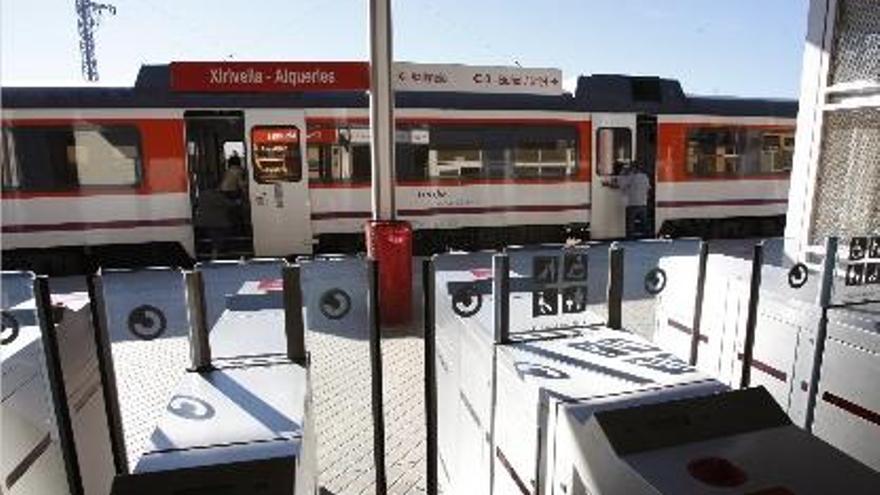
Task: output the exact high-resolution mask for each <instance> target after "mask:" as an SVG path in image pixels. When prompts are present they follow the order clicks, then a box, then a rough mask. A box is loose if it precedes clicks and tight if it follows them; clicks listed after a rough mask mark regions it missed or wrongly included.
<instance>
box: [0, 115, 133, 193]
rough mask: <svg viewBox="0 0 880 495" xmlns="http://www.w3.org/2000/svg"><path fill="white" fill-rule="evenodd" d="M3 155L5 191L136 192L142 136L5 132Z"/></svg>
mask: <svg viewBox="0 0 880 495" xmlns="http://www.w3.org/2000/svg"><path fill="white" fill-rule="evenodd" d="M3 149H4V152H3V156H2V161H3V164H2V169H3V187H4V188H5V189H21V190H24V191H63V190H72V189H76V188H78V187H90V186H134V185H137V184H138V182H139V179H140V169H141V153H140V134H139V132H138V130H137V128H136V127H133V126H101V127H97V126H72V127H11V128H4V129H3Z"/></svg>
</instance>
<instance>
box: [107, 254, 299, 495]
mask: <svg viewBox="0 0 880 495" xmlns="http://www.w3.org/2000/svg"><path fill="white" fill-rule="evenodd" d="M277 268H278V269H279V270H278V274H279V275H281V277H280V280H281V281H282V282H281V284H280V287H275V288H274V289H275V290H272V291H269V292H267V293H266V294H263V295H262V296H263V297H262V299H263V301H260V298H259V297H257V298H255V297H254V294H252V293H250V294H249V293H248V290H247V289H248V288H247V287H244V288H243V292H244V294H241V295H242V296H243V297H245V298H248V299H251V300H252V301H251V302H252V303H257V305H258V306H259V307H260V308H262V309H274V310H276V311H269V312H268V313H269V314H270V316H266V315H265V314H263V315H262V317H257V318H254V316H253V315H252V314H249V313H248V311H250V310H252V308H251V309H249V308H248V307H243V306H242V305H240V304H238V305H236V303H235V298H236V296H237V295H239V294H236V295H233V296H231V301H232V302H231V304H229V309H227V310H226V311H223V312H222V313H221V314H220V315H219V317H218V319H217V320H216V322H215V324H214V325H213V327H212V328H210V332H209V325H208V306H207V303H206V300H205V284H204V274H203V272H204V271H205V270H206V269H207V268H206V267H204V266H203V267H197V268H196V270H194V271H191V272H186V273H185V274H184V281H185V286H186V306H187V317H188V321H189V327H190V334H189V343H190V368H189V369H188V372H187V373H185V374H184V376H183V377H182V378H181V380H180V381H179V383H178V385H177V388H176V390H175V393H174V395H173V396H172V397H171V399H170V400H169V402H168V405H167V407H166V411H165V413H164V415H163V416H162V417H161V419H160V420H159V422H158V424H157V426H156V428H155V430H154V431H153V434H152V435H151V437H150V440H149V443H148V445H147V448H146V450H145V452H144V453H143V454H142V455H141V457H140V459H139V460H138V462H137V464H136V465H135V467H134V469H133V470H132V471H131V472H130V473H129V472H123V473H119V474H118V475H117V476H116V478H115V480H114V483H113V491H112V493H114V494H117V493H118V494H141V493H142V494H154V493H217V492H220V493H223V492H229V493H267V494H268V493H272V494H275V493H277V494H291V493H315V490H316V486H315V475H316V465H315V463H316V457H315V449H316V445H315V439H314V435H315V431H314V418H313V413H312V406H311V393H312V392H311V383H310V377H309V365H308V355H307V353H306V350H305V340H304V328H303V325H302V305H301V301H302V296H301V292H300V287H299V280H298V275H299V267H298V266H296V265H288V266H283V267H282V266H281V265H280V263H278V264H277ZM282 309H283V310H284V311H283V313H282V312H281V310H282ZM264 313H266V312H264ZM272 315H274V316H275V318H273V317H272ZM280 329H283V332H279V331H278V330H280ZM276 334H281V335H282V338H285V340H286V341H285V342H281V343H279V342H277V340H278V339H277V338H274V336H275V335H276ZM267 341H268V342H267ZM260 342H262V343H263V344H264V345H265V348H267V349H275V350H276V352H262V353H253V352H250V350H251V349H250V348H251V347H253V346H254V345H259V343H260ZM279 344H280V345H279ZM236 349H238V351H237V352H236Z"/></svg>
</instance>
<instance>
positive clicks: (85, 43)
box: [76, 0, 116, 81]
mask: <svg viewBox="0 0 880 495" xmlns="http://www.w3.org/2000/svg"><path fill="white" fill-rule="evenodd" d="M104 12H107V13H109V14H110V15H116V7H114V6H113V5H109V4H105V3H96V2H93V1H92V0H76V25H77V28H78V30H79V51H80V54H81V55H82V75H83V77H84V78H85V79H86V81H97V80H98V59H97V58H96V56H95V29H96V28H97V27H98V26H99V25H100V23H101V16H102V15H103V14H104Z"/></svg>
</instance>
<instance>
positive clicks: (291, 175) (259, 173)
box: [251, 126, 302, 184]
mask: <svg viewBox="0 0 880 495" xmlns="http://www.w3.org/2000/svg"><path fill="white" fill-rule="evenodd" d="M299 134H300V133H299V128H297V127H296V126H260V127H254V128H253V129H252V130H251V148H252V151H251V156H253V160H254V179H255V180H256V181H257V182H259V183H262V184H272V183H275V182H298V181H299V180H300V179H302V157H301V155H300V149H299V143H300V136H299Z"/></svg>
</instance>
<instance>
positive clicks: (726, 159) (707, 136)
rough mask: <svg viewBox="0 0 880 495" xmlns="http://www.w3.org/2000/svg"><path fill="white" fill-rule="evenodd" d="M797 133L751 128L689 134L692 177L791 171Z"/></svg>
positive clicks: (712, 129) (709, 129) (700, 130)
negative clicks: (795, 134)
mask: <svg viewBox="0 0 880 495" xmlns="http://www.w3.org/2000/svg"><path fill="white" fill-rule="evenodd" d="M793 154H794V133H793V132H792V131H775V130H764V129H754V128H748V127H701V128H694V129H691V130H690V131H689V132H688V139H687V153H686V156H687V163H686V168H687V171H688V173H689V174H691V175H694V176H698V177H711V176H731V175H735V176H750V175H760V174H772V173H779V172H786V171H788V170H791V163H792V157H793Z"/></svg>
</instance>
